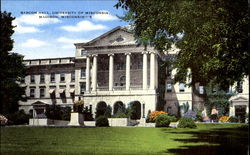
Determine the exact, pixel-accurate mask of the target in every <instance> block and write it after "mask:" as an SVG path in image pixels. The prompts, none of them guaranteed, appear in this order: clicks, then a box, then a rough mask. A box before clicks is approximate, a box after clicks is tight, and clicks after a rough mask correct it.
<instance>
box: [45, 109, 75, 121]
mask: <svg viewBox="0 0 250 155" xmlns="http://www.w3.org/2000/svg"><path fill="white" fill-rule="evenodd" d="M70 113H71V108H70V107H61V106H59V105H47V106H46V112H45V115H46V116H47V118H49V119H55V120H67V121H69V120H70Z"/></svg>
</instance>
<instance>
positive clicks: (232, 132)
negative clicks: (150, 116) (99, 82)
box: [1, 124, 248, 155]
mask: <svg viewBox="0 0 250 155" xmlns="http://www.w3.org/2000/svg"><path fill="white" fill-rule="evenodd" d="M247 150H248V128H243V127H242V125H229V124H226V125H225V124H224V125H213V124H200V125H198V128H197V129H173V128H142V127H141V128H140V127H135V128H133V127H109V128H25V127H23V128H8V127H3V128H1V154H2V155H4V154H23V155H26V154H38V155H41V154H46V155H52V154H70V155H71V154H72V155H73V154H96V155H100V154H107V155H111V154H124V155H125V154H126V155H129V154H135V155H139V154H155V155H160V154H192V155H194V154H202V155H203V154H209V155H212V154H240V155H244V154H247Z"/></svg>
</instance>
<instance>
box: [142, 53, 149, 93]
mask: <svg viewBox="0 0 250 155" xmlns="http://www.w3.org/2000/svg"><path fill="white" fill-rule="evenodd" d="M147 53H148V52H146V51H144V52H142V54H143V74H142V88H143V89H147V88H148V55H147Z"/></svg>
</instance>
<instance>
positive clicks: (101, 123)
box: [95, 116, 109, 127]
mask: <svg viewBox="0 0 250 155" xmlns="http://www.w3.org/2000/svg"><path fill="white" fill-rule="evenodd" d="M95 126H97V127H108V126H109V121H108V118H107V117H106V116H99V117H97V119H96V121H95Z"/></svg>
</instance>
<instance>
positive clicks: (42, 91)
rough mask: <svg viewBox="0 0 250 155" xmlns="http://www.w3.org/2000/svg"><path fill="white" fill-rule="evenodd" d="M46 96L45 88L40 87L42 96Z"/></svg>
mask: <svg viewBox="0 0 250 155" xmlns="http://www.w3.org/2000/svg"><path fill="white" fill-rule="evenodd" d="M43 97H45V89H44V88H40V98H43Z"/></svg>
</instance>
